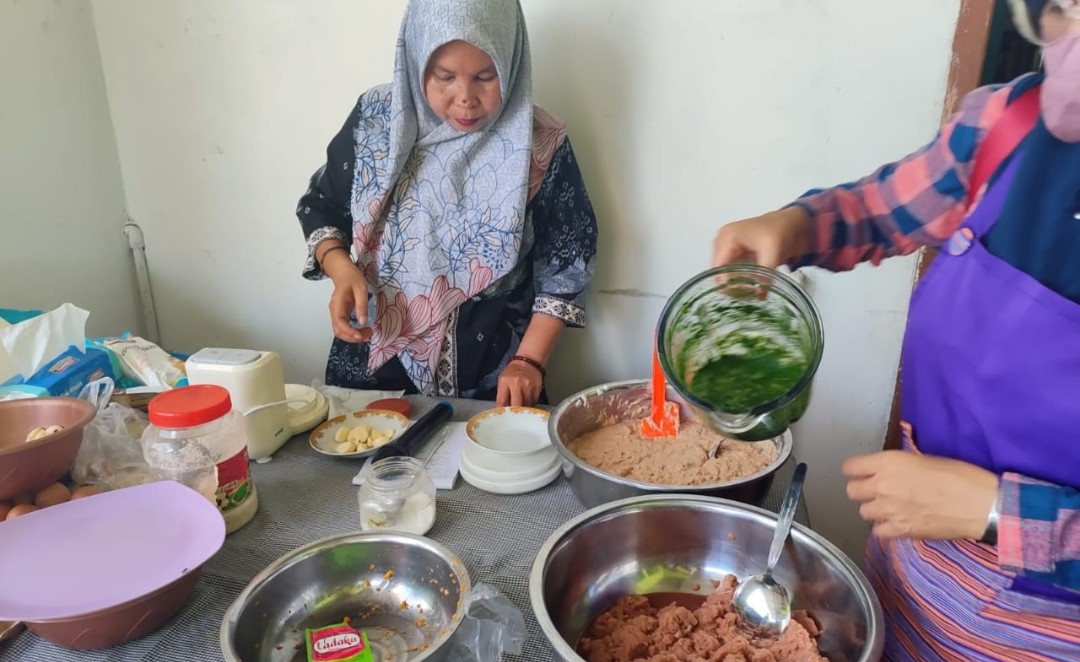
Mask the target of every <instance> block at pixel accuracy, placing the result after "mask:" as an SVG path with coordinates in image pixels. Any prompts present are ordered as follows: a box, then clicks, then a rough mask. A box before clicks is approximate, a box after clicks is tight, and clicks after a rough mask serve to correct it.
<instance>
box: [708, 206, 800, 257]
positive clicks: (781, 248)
mask: <svg viewBox="0 0 1080 662" xmlns="http://www.w3.org/2000/svg"><path fill="white" fill-rule="evenodd" d="M809 235H810V217H809V216H807V214H806V211H805V210H804V209H803V208H802V207H788V208H787V209H782V210H780V211H774V212H771V213H768V214H765V215H763V216H758V217H757V218H750V219H747V220H745V221H736V222H735V223H728V224H727V225H725V226H724V227H722V228H720V232H718V233H717V234H716V239H714V240H713V266H714V267H722V266H724V265H728V264H734V263H737V262H751V263H756V264H759V265H761V266H763V267H770V268H776V267H778V266H780V265H781V264H784V263H786V262H788V261H790V260H794V259H796V258H799V257H802V256H803V255H806V253H807V252H809V248H810V246H809V243H810V239H809Z"/></svg>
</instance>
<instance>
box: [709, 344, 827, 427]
mask: <svg viewBox="0 0 1080 662" xmlns="http://www.w3.org/2000/svg"><path fill="white" fill-rule="evenodd" d="M754 344H755V345H757V346H756V347H754V348H752V349H751V350H750V351H749V352H747V353H746V354H725V355H723V356H720V357H719V358H716V359H713V360H712V361H709V362H708V363H706V364H705V365H704V366H702V367H701V368H700V369H699V370H698V371H697V373H696V374H695V375H694V379H693V382H691V384H690V392H691V393H693V394H694V395H696V396H697V397H699V398H701V399H702V400H704V401H705V402H708V403H709V404H711V405H712V406H714V407H716V408H717V409H720V410H721V411H726V412H731V413H744V412H749V411H751V410H752V409H754V407H757V406H759V405H763V404H765V403H767V402H772V401H773V400H776V399H777V398H779V397H781V396H783V395H784V394H786V393H787V392H788V391H790V390H791V388H792V387H793V386H795V384H797V383H798V381H799V379H801V378H802V376H803V374H805V373H806V368H807V361H806V360H805V359H803V358H802V357H800V356H797V355H794V354H792V353H791V352H790V351H786V350H785V349H784V348H782V347H778V346H777V345H774V344H772V343H767V342H766V343H754Z"/></svg>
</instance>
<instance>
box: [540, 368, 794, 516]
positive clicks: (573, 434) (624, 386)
mask: <svg viewBox="0 0 1080 662" xmlns="http://www.w3.org/2000/svg"><path fill="white" fill-rule="evenodd" d="M649 388H650V387H649V382H648V381H646V380H643V379H639V380H632V381H625V382H612V383H609V384H601V385H600V386H594V387H592V388H590V389H586V390H584V391H581V392H580V393H578V394H576V395H572V396H570V397H569V398H567V399H566V400H563V401H562V403H561V404H560V405H559V406H558V407H557V408H556V409H555V412H554V413H553V414H552V415H551V418H550V419H548V434H549V435H550V436H551V443H552V445H553V446H554V447H555V449H556V450H557V451H558V452H559V454H560V455H561V456H562V458H563V470H564V472H565V474H566V478H567V480H569V481H570V489H572V490H573V492H574V494H575V495H576V496H577V498H578V499H579V500H580V501H581V503H582V504H584V505H585V507H586V508H592V507H595V506H599V505H602V504H605V503H610V502H612V501H616V500H618V499H626V498H630V497H635V496H642V495H646V494H675V493H678V494H700V495H704V496H716V497H723V498H726V499H734V500H735V501H743V502H746V503H757V502H759V501H760V500H761V498H762V497H764V496H765V494H766V493H767V492H768V490H769V487H770V486H771V485H772V480H773V475H774V474H775V473H776V470H777V469H779V468H780V466H781V465H783V464H784V462H785V461H787V459H788V457H789V456H790V455H791V444H792V438H791V432H790V431H789V432H785V433H784V434H783V435H781V436H779V437H777V438H775V439H771V440H768V441H762V442H757V443H762V444H775V445H776V448H777V451H778V454H777V457H776V460H774V461H773V463H772V464H770V465H769V466H767V467H765V468H764V469H762V470H761V471H758V472H757V473H755V474H751V475H749V476H743V477H741V478H737V479H735V480H730V481H727V482H723V483H708V484H703V485H658V484H656V483H643V482H640V481H636V480H631V479H629V478H624V477H622V476H616V475H615V474H610V473H607V472H606V471H601V470H600V469H597V468H596V467H594V466H593V465H591V464H589V463H587V462H585V461H584V460H582V459H581V458H579V457H578V456H576V455H574V454H573V453H572V452H570V449H569V448H567V444H569V443H570V442H571V441H573V440H575V439H577V438H578V437H580V436H582V435H584V434H587V433H589V432H592V431H593V430H596V429H597V428H600V427H604V426H605V425H611V424H612V423H616V422H618V421H625V420H635V419H640V418H644V417H646V416H648V415H649V412H650V408H651V396H650V390H649ZM668 396H669V398H670V399H671V400H672V401H676V402H679V398H678V396H677V395H676V394H675V393H674V392H673V391H669V392H668ZM680 406H681V415H682V417H683V418H684V419H690V420H692V419H694V418H695V417H696V415H695V414H694V412H693V410H692V409H691V408H690V407H687V406H685V405H680Z"/></svg>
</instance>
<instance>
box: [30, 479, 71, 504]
mask: <svg viewBox="0 0 1080 662" xmlns="http://www.w3.org/2000/svg"><path fill="white" fill-rule="evenodd" d="M68 501H71V492H69V491H68V488H67V487H65V486H63V485H61V484H60V483H53V484H52V485H49V486H48V487H46V488H45V489H43V490H41V491H40V492H38V493H37V494H35V495H34V505H35V506H37V507H38V508H49V507H50V506H57V505H60V504H61V503H67V502H68Z"/></svg>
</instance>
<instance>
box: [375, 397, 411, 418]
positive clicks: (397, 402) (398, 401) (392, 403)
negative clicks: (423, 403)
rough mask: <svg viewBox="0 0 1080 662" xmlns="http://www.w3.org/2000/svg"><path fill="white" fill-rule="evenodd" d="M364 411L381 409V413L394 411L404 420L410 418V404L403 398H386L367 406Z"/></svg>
mask: <svg viewBox="0 0 1080 662" xmlns="http://www.w3.org/2000/svg"><path fill="white" fill-rule="evenodd" d="M366 409H382V410H383V411H396V412H397V413H399V414H401V415H402V416H404V417H405V418H409V417H410V416H412V404H410V403H409V401H408V400H406V399H405V398H386V399H384V400H376V401H375V402H372V403H371V404H369V405H368V406H367V407H366Z"/></svg>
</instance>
